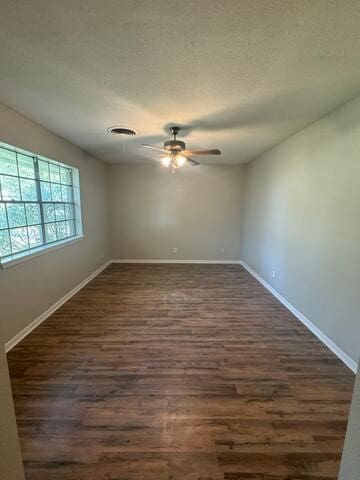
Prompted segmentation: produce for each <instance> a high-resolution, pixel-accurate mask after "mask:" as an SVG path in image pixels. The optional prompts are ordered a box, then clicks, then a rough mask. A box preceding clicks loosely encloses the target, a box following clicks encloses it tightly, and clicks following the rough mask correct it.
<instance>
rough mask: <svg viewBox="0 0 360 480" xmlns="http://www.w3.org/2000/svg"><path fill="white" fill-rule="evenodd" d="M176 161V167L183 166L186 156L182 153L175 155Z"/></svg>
mask: <svg viewBox="0 0 360 480" xmlns="http://www.w3.org/2000/svg"><path fill="white" fill-rule="evenodd" d="M176 163H177V165H178V167H183V166H184V165H185V163H186V158H185V157H184V155H176Z"/></svg>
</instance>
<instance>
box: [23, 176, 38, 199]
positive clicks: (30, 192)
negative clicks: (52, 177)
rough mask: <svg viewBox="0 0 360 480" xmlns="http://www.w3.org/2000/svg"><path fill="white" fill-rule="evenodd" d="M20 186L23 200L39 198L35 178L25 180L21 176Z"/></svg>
mask: <svg viewBox="0 0 360 480" xmlns="http://www.w3.org/2000/svg"><path fill="white" fill-rule="evenodd" d="M20 187H21V197H22V200H25V201H27V202H31V201H33V200H37V192H36V184H35V180H25V179H24V178H20Z"/></svg>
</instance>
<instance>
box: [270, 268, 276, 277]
mask: <svg viewBox="0 0 360 480" xmlns="http://www.w3.org/2000/svg"><path fill="white" fill-rule="evenodd" d="M271 277H272V278H276V270H275V268H273V269H272V272H271Z"/></svg>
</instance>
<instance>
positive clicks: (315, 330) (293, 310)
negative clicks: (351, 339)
mask: <svg viewBox="0 0 360 480" xmlns="http://www.w3.org/2000/svg"><path fill="white" fill-rule="evenodd" d="M240 264H241V265H242V266H243V267H244V268H245V270H247V271H248V272H249V273H250V274H251V275H252V276H253V277H254V278H256V280H257V281H258V282H260V283H261V285H263V286H264V287H265V288H266V289H267V290H268V291H269V292H270V293H271V294H272V295H274V297H275V298H277V299H278V300H279V302H281V303H282V304H283V305H284V306H285V307H286V308H287V309H288V310H289V311H290V312H291V313H292V314H293V315H294V316H295V317H296V318H297V319H298V320H300V322H301V323H303V324H304V325H305V326H306V327H307V328H308V329H309V330H310V331H311V332H312V333H313V334H314V335H315V336H316V337H317V338H318V339H319V340H321V342H322V343H323V344H324V345H326V346H327V347H328V348H329V349H330V350H331V351H332V352H333V353H334V354H335V355H336V356H337V357H338V358H339V359H340V360H341V361H342V362H343V363H345V365H346V366H347V367H349V368H350V370H352V371H353V372H354V373H356V372H357V369H358V364H357V363H356V362H355V361H354V360H353V359H352V358H350V357H349V355H348V354H347V353H345V352H344V351H343V350H341V348H339V347H338V346H337V345H336V343H334V342H333V341H332V340H331V339H330V338H329V337H327V336H326V335H325V333H323V332H322V331H321V330H320V329H319V328H318V327H317V326H316V325H314V324H313V322H312V321H311V320H309V319H308V318H307V317H305V315H303V314H302V313H301V312H300V311H299V310H298V309H297V308H295V307H294V306H293V305H291V303H289V302H288V301H287V300H286V299H285V298H284V297H283V296H282V295H281V294H280V293H279V292H278V291H277V290H275V289H274V288H273V287H272V286H271V285H270V284H269V283H267V282H266V281H265V280H264V279H263V278H262V277H260V275H259V274H258V273H256V272H255V270H253V269H252V268H251V267H249V265H247V263H245V262H243V261H241V262H240Z"/></svg>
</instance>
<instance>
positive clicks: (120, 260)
mask: <svg viewBox="0 0 360 480" xmlns="http://www.w3.org/2000/svg"><path fill="white" fill-rule="evenodd" d="M112 263H204V264H206V263H208V264H216V263H219V264H226V265H228V264H229V265H231V264H238V265H239V264H240V263H241V261H240V260H175V259H171V260H169V259H166V260H161V259H159V260H149V259H145V260H142V259H139V258H116V259H113V260H112Z"/></svg>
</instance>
